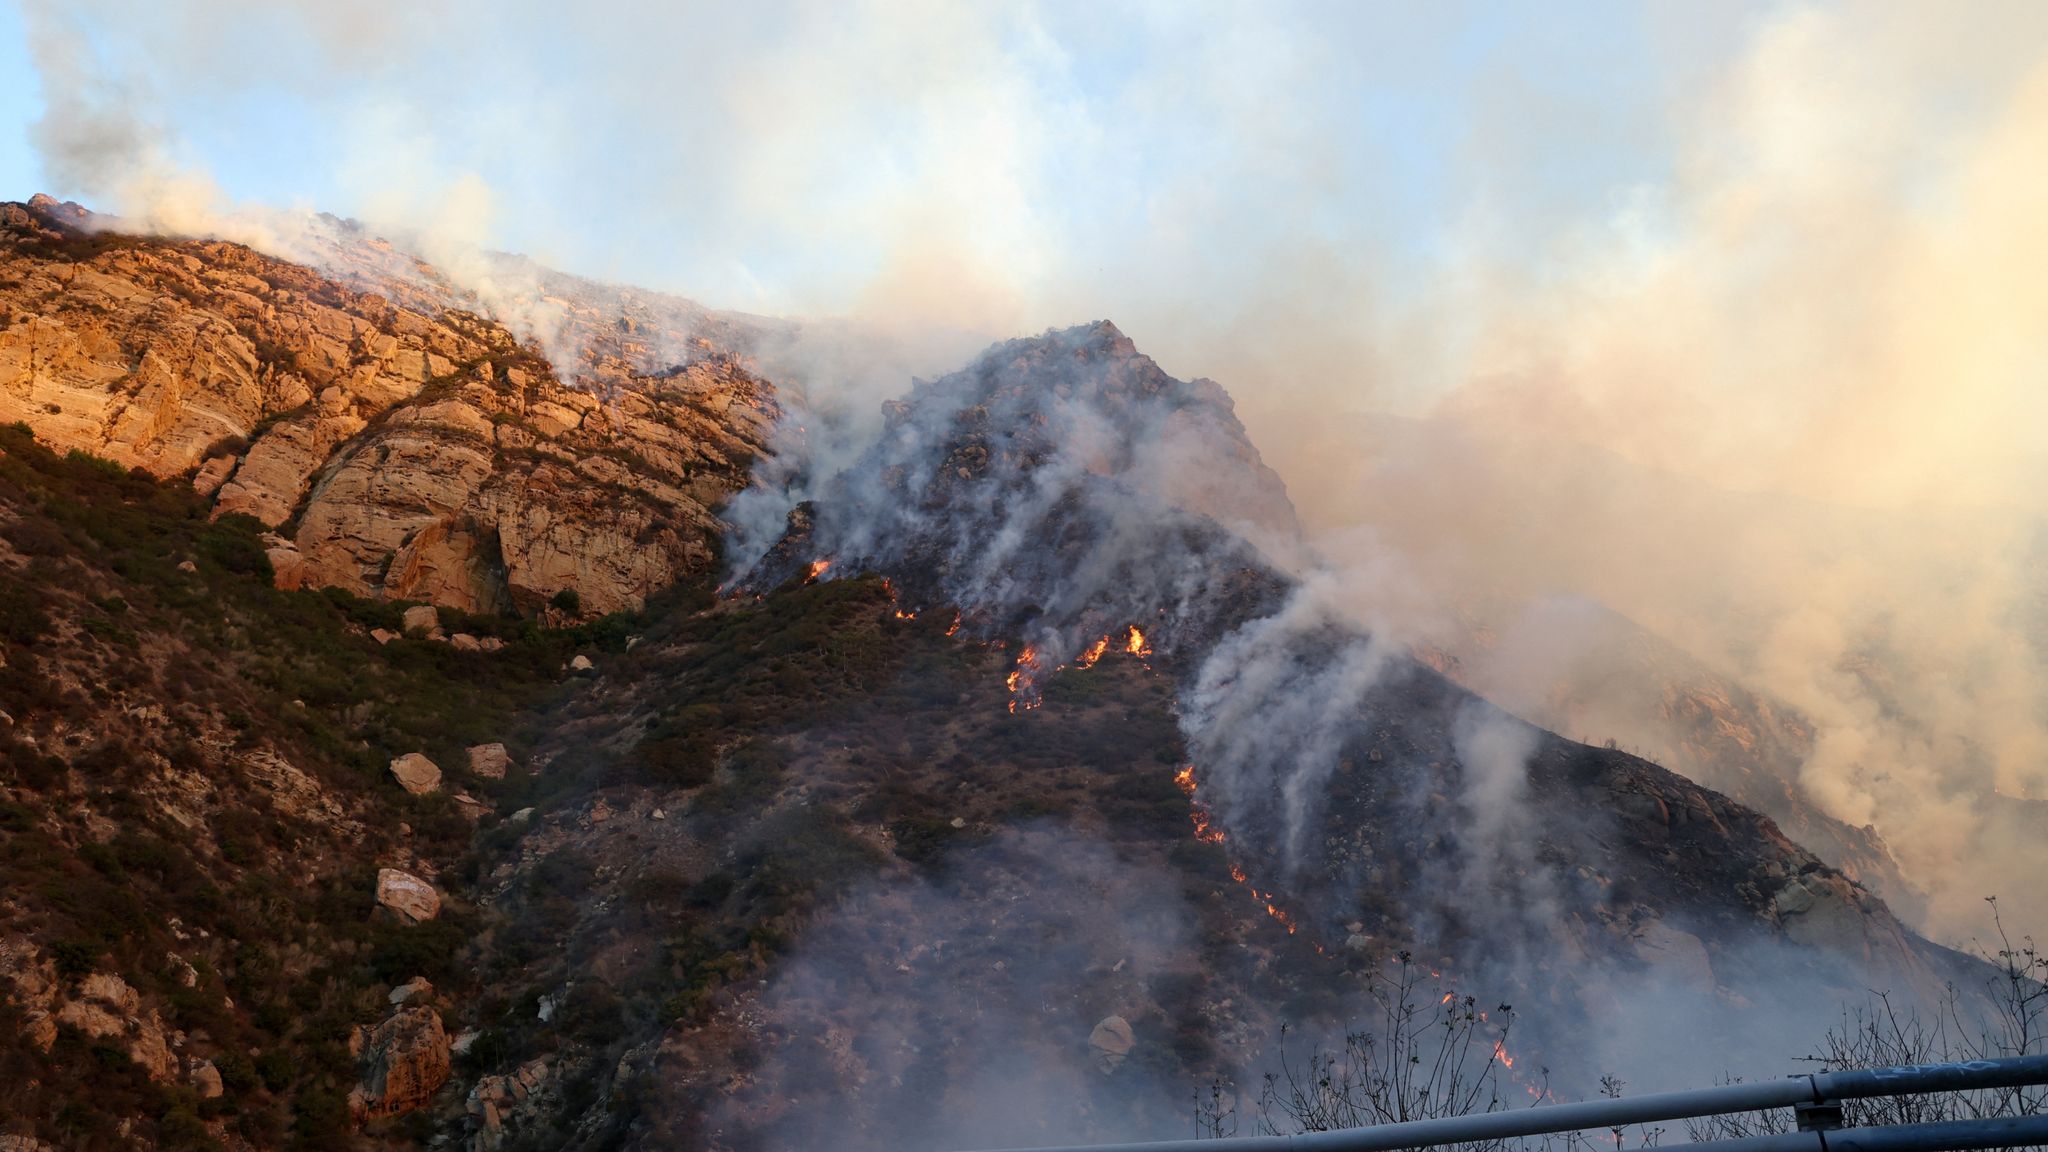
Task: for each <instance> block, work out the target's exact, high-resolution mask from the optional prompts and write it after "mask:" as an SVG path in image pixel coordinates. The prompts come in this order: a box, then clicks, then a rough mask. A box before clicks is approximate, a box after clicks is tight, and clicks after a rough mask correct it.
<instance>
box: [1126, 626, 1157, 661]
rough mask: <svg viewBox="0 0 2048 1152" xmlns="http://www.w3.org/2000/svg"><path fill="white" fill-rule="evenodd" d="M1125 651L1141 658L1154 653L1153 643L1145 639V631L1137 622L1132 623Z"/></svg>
mask: <svg viewBox="0 0 2048 1152" xmlns="http://www.w3.org/2000/svg"><path fill="white" fill-rule="evenodd" d="M1124 651H1126V652H1129V653H1130V654H1131V655H1133V656H1136V657H1138V658H1140V659H1143V658H1144V657H1147V656H1150V655H1151V654H1152V645H1151V644H1150V643H1148V642H1147V641H1146V640H1145V633H1144V631H1143V630H1142V629H1140V628H1139V627H1138V626H1137V625H1136V624H1133V625H1131V634H1130V636H1129V637H1127V638H1126V639H1125V640H1124Z"/></svg>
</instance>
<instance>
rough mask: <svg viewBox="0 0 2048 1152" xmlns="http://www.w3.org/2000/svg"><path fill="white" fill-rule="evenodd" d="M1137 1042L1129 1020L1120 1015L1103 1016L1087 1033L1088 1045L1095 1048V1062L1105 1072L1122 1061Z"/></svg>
mask: <svg viewBox="0 0 2048 1152" xmlns="http://www.w3.org/2000/svg"><path fill="white" fill-rule="evenodd" d="M1137 1042H1138V1038H1137V1036H1135V1035H1134V1034H1133V1033H1132V1032H1131V1022H1130V1021H1128V1020H1126V1019H1124V1018H1123V1017H1121V1016H1104V1017H1103V1018H1102V1021H1101V1023H1099V1024H1097V1025H1095V1031H1093V1032H1090V1033H1089V1034H1088V1046H1089V1047H1090V1048H1093V1049H1094V1050H1095V1063H1096V1064H1097V1065H1098V1066H1099V1067H1101V1069H1102V1070H1103V1071H1105V1072H1107V1071H1109V1070H1110V1069H1113V1068H1115V1067H1116V1066H1117V1065H1119V1064H1121V1063H1123V1062H1124V1057H1126V1056H1128V1055H1130V1052H1131V1048H1132V1047H1133V1046H1134V1045H1136V1044H1137Z"/></svg>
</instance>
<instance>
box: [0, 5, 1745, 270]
mask: <svg viewBox="0 0 2048 1152" xmlns="http://www.w3.org/2000/svg"><path fill="white" fill-rule="evenodd" d="M31 10H32V11H33V12H35V13H37V14H38V15H39V18H40V19H41V20H42V22H43V24H44V26H45V28H47V29H50V30H52V33H51V34H53V35H56V36H60V37H66V38H69V39H70V40H71V41H72V43H73V46H74V48H77V49H78V50H79V51H80V52H81V54H82V55H83V56H84V57H85V58H86V61H87V62H86V64H85V67H84V71H85V72H87V73H88V74H89V75H90V76H91V78H92V80H94V81H96V82H98V83H100V84H101V85H103V86H104V87H106V88H109V89H117V90H118V91H119V92H120V93H121V95H122V97H123V99H124V100H126V101H128V102H129V103H130V104H131V105H132V106H131V107H130V108H129V109H128V111H130V112H132V113H133V114H134V115H135V116H137V117H139V118H140V120H141V121H142V122H144V123H145V124H146V125H147V126H148V127H149V128H150V130H151V131H152V133H153V134H154V135H155V136H156V138H157V140H158V142H159V143H160V144H161V146H162V147H163V148H164V149H165V150H166V152H167V154H168V155H169V156H171V157H172V158H173V159H174V160H175V161H176V162H178V163H179V164H181V165H183V166H186V167H189V168H191V169H194V170H198V171H202V172H204V173H205V174H206V175H207V176H208V177H210V179H211V180H212V181H213V182H214V183H215V184H217V185H218V188H219V189H220V192H221V193H222V195H223V196H224V197H225V198H226V199H227V200H228V201H230V202H235V203H249V202H254V203H261V204H268V205H273V206H282V205H301V206H311V207H315V208H319V209H322V210H330V211H335V212H338V213H342V214H348V215H356V216H369V217H372V218H379V217H395V218H402V219H407V220H410V221H412V222H419V221H421V220H430V219H432V218H433V217H434V216H435V215H436V213H437V212H439V211H440V210H441V206H442V205H443V204H444V203H445V201H446V200H447V198H448V197H449V194H450V188H451V186H452V185H453V184H454V182H456V181H460V180H464V179H468V180H471V181H473V185H472V186H473V187H474V186H477V185H480V186H483V187H487V188H488V189H489V195H490V202H491V204H492V205H493V211H492V212H491V216H490V220H489V221H488V223H486V224H484V225H482V226H480V227H479V228H477V229H476V235H475V237H474V238H476V239H480V240H482V241H483V242H486V243H489V244H493V245H496V246H501V247H506V248H512V249H517V250H522V251H528V252H533V253H535V254H538V255H540V256H542V257H543V258H546V259H550V260H552V261H554V262H556V263H560V264H564V265H567V266H571V267H574V268H576V269H578V270H582V271H587V272H591V273H593V274H598V275H607V276H617V277H621V278H625V279H630V280H633V281H636V282H640V283H647V284H652V285H658V286H661V287H667V288H672V289H680V290H685V291H694V292H698V293H701V294H705V295H709V296H713V297H722V298H725V299H728V300H731V302H733V303H740V304H746V305H749V306H755V307H766V308H781V309H790V308H794V309H805V308H822V309H824V310H838V309H842V308H845V307H849V306H852V305H853V304H854V303H855V302H856V298H857V295H858V293H859V291H860V287H861V285H862V284H863V283H865V282H866V281H868V280H871V279H873V278H875V277H878V276H881V275H883V274H884V273H883V268H882V266H883V264H884V263H886V261H887V260H888V258H889V256H888V249H889V248H890V247H891V245H892V244H893V243H895V242H896V241H897V238H895V237H891V236H890V235H888V233H889V232H890V231H892V230H900V229H903V228H906V227H912V226H915V227H918V228H922V227H924V226H925V225H926V224H928V223H931V222H932V220H931V217H930V216H929V214H927V213H924V212H923V210H922V209H920V210H919V211H918V212H916V213H913V214H912V217H911V219H909V220H906V219H904V218H900V217H894V214H893V213H892V211H891V209H890V207H889V205H890V203H891V202H892V201H903V200H906V199H914V197H906V191H915V192H917V193H918V194H924V193H930V194H931V195H934V196H937V197H939V198H942V199H943V200H945V201H947V202H946V203H945V204H944V205H943V208H944V213H943V214H944V215H945V216H946V217H947V219H948V226H949V228H950V229H951V230H952V233H951V235H950V236H949V237H948V241H947V242H948V243H954V244H958V243H963V242H964V243H965V244H966V245H967V246H968V247H970V248H972V249H975V250H976V251H977V252H978V254H979V258H980V259H982V260H985V261H994V262H999V263H1013V264H1022V263H1027V262H1028V261H1019V260H1016V258H1015V257H1016V254H1017V253H1018V252H1019V251H1023V250H1028V249H1031V248H1034V247H1036V248H1040V249H1042V248H1043V247H1044V246H1045V245H1046V244H1047V243H1055V242H1056V243H1070V244H1073V245H1076V246H1082V245H1086V246H1094V247H1102V246H1104V245H1106V244H1115V243H1117V242H1118V241H1117V237H1120V236H1126V235H1129V234H1132V233H1138V232H1142V231H1144V230H1145V229H1147V228H1164V229H1169V230H1171V229H1175V228H1180V227H1189V228H1197V229H1200V228H1203V227H1204V226H1205V225H1206V226H1207V227H1208V230H1209V232H1210V235H1211V237H1212V238H1214V239H1220V240H1225V241H1228V240H1230V239H1232V237H1233V236H1238V237H1241V238H1244V239H1248V240H1255V241H1256V242H1257V243H1258V244H1265V243H1269V242H1283V241H1287V240H1288V239H1289V238H1293V239H1295V240H1301V239H1306V240H1309V241H1313V242H1317V243H1327V244H1336V245H1365V246H1370V247H1372V248H1373V249H1374V251H1375V259H1376V260H1377V261H1380V262H1382V263H1383V265H1384V267H1385V270H1386V272H1387V273H1388V274H1392V275H1395V276H1403V275H1408V276H1426V275H1428V269H1429V268H1430V266H1431V265H1432V264H1434V263H1435V262H1437V261H1438V260H1439V259H1440V258H1441V255H1442V247H1443V245H1445V244H1447V243H1450V242H1452V235H1451V234H1452V233H1453V231H1454V230H1455V228H1456V226H1457V225H1458V224H1459V223H1460V217H1462V216H1464V215H1466V214H1468V213H1470V212H1472V211H1473V210H1474V206H1475V204H1476V203H1477V202H1478V201H1480V200H1482V199H1492V200H1493V201H1495V206H1494V207H1493V208H1491V209H1490V211H1493V212H1496V213H1499V212H1506V213H1508V214H1510V215H1511V216H1515V217H1521V216H1531V217H1542V218H1550V217H1553V216H1556V215H1558V214H1561V213H1572V212H1586V211H1591V212H1596V213H1597V212H1604V211H1606V210H1607V205H1608V203H1609V201H1610V200H1611V199H1612V197H1613V196H1614V195H1615V194H1616V193H1617V190H1622V189H1626V188H1628V187H1629V186H1631V185H1633V184H1636V183H1640V182H1642V181H1645V180H1654V179H1659V178H1661V176H1662V174H1663V173H1664V172H1665V171H1666V170H1667V169H1668V166H1669V163H1670V156H1669V152H1668V148H1667V147H1666V142H1665V137H1664V133H1663V131H1662V124H1661V121H1662V119H1663V118H1664V117H1665V116H1666V115H1668V114H1669V112H1670V109H1671V108H1672V107H1673V105H1674V102H1675V101H1677V100H1680V99H1682V96H1683V93H1682V88H1683V86H1684V85H1685V84H1686V83H1688V82H1689V77H1688V69H1691V68H1695V67H1698V66H1700V65H1701V64H1702V63H1703V62H1711V61H1713V60H1714V59H1716V58H1717V57H1719V56H1722V55H1725V54H1727V53H1728V52H1730V51H1732V50H1733V49H1734V48H1736V47H1737V46H1739V37H1740V31H1741V29H1742V27H1743V26H1744V22H1745V20H1746V18H1747V17H1746V15H1745V12H1746V10H1745V9H1741V8H1738V7H1736V6H1734V5H1717V6H1715V8H1713V9H1703V10H1700V11H1699V12H1697V13H1695V14H1694V15H1692V16H1689V17H1686V18H1683V19H1674V18H1671V17H1669V16H1664V15H1656V14H1654V13H1652V12H1651V10H1649V9H1646V8H1645V7H1643V6H1639V5H1633V4H1622V3H1588V2H1581V3H1575V4H1567V5H1552V4H1544V5H1537V4H1506V5H1464V6H1459V5H1452V6H1442V7H1439V8H1433V9H1431V10H1429V11H1428V12H1426V13H1425V12H1423V11H1422V10H1421V9H1418V8H1416V7H1415V6H1409V5H1394V4H1379V5H1329V6H1316V5H1303V6H1292V7H1281V6H1274V7H1271V8H1270V9H1268V8H1265V7H1261V8H1248V7H1233V6H1218V7H1215V8H1206V9H1199V10H1198V9H1195V8H1192V7H1189V8H1186V9H1182V8H1180V7H1177V6H1169V7H1158V6H1146V5H1137V6H1132V7H1129V8H1126V9H1122V10H1118V11H1116V12H1114V13H1113V14H1105V13H1104V12H1103V11H1101V10H1099V9H1097V8H1096V7H1094V6H1068V5H1060V4H1050V5H1031V6H1023V7H1016V8H1011V9H1004V10H998V9H995V8H981V9H977V10H976V11H977V15H975V16H973V17H967V18H963V17H961V16H960V15H959V12H960V10H957V9H956V10H954V12H953V14H951V15H945V14H943V13H944V12H945V10H944V9H942V8H940V9H930V10H927V11H925V12H923V13H912V12H908V11H904V12H902V13H901V15H898V14H897V11H896V10H895V9H893V8H891V7H890V6H875V5H867V6H862V5H844V6H834V5H805V4H798V5H793V6H788V7H787V8H786V9H785V10H784V11H782V12H780V13H777V14H774V15H771V16H769V17H764V18H760V19H748V18H745V17H738V16H733V15H731V14H730V13H726V12H723V11H721V10H720V9H718V8H717V7H716V6H701V7H692V6H684V7H682V8H677V9H674V10H673V11H667V12H664V13H662V14H655V15H650V14H648V13H646V12H644V11H640V10H638V9H637V8H635V7H633V6H629V5H611V4H598V5H595V6H594V7H593V8H592V9H590V11H589V13H588V20H587V22H586V23H584V24H583V25H582V26H580V27H579V26H568V27H565V26H563V25H562V24H561V23H560V22H559V20H558V18H557V13H558V11H559V10H558V9H557V8H556V7H554V6H551V5H537V4H534V5H520V4H513V5H503V6H492V7H489V8H488V9H486V8H482V7H471V6H467V5H464V4H459V3H458V4H446V5H427V6H423V8H422V9H421V10H420V11H419V12H415V13H411V14H407V13H404V12H402V11H401V10H399V9H396V8H389V9H387V8H384V7H383V6H380V5H377V4H369V5H364V6H362V11H361V14H360V19H359V20H356V21H354V22H353V24H354V26H352V27H351V26H348V24H347V23H345V22H343V21H340V20H335V19H325V20H323V19H321V18H319V17H316V16H311V15H304V14H303V13H301V14H298V15H295V14H294V13H295V12H296V11H297V9H296V8H295V6H293V5H284V6H282V7H275V8H273V7H265V6H257V5H242V4H235V3H198V4H186V5H166V6H161V7H158V6H145V5H139V4H129V3H121V2H104V3H102V2H95V0H85V2H82V3H80V4H75V5H69V4H67V5H58V4H48V5H42V4H33V5H31ZM307 10H308V11H310V10H311V9H310V6H307ZM22 12H23V9H21V8H14V7H9V8H6V9H0V65H4V67H0V85H4V88H0V98H4V99H0V108H4V109H5V116H4V118H0V134H4V139H0V181H4V185H5V187H4V190H0V193H4V194H6V195H11V196H22V195H26V194H27V193H28V192H30V191H32V190H38V189H47V190H51V191H55V192H58V193H60V194H66V195H77V196H80V197H81V198H83V199H86V200H87V201H88V202H89V203H92V204H93V205H94V206H96V207H101V208H118V207H120V205H119V204H118V203H109V201H110V200H113V201H117V200H118V199H119V197H118V195H115V194H114V193H113V191H112V190H111V189H108V188H104V187H102V188H95V187H88V186H83V185H84V184H85V183H86V182H83V181H80V180H77V179H70V178H67V175H68V174H67V173H66V172H65V171H62V170H53V167H52V165H50V164H47V163H43V162H40V161H39V159H38V157H37V155H36V154H35V153H34V152H33V151H32V150H30V149H28V148H27V146H26V138H27V131H28V124H29V123H30V122H31V121H33V120H34V119H35V118H36V116H37V115H38V114H39V112H40V110H41V104H42V101H41V95H40V92H39V88H38V84H37V79H36V69H35V67H34V64H33V62H32V61H31V59H30V56H29V53H28V50H27V47H26V44H25V39H26V36H27V32H26V29H25V25H24V20H23V18H22ZM933 12H939V13H941V15H939V16H937V17H934V16H933ZM989 13H993V15H989ZM928 23H929V24H937V25H939V28H938V30H937V31H936V32H934V31H932V30H930V29H922V28H920V27H919V25H921V24H928ZM948 24H952V25H957V27H950V28H949V27H947V25H948ZM841 48H843V49H844V51H843V52H842V51H837V49H841ZM956 51H957V54H956ZM920 73H924V74H925V75H920ZM101 95H104V93H101ZM977 102H986V104H987V107H986V109H985V111H984V113H982V115H985V116H986V119H987V123H989V124H991V125H993V126H994V127H995V128H996V131H995V132H994V133H986V132H982V131H980V125H979V124H977V123H976V114H967V113H963V112H962V111H961V107H962V106H963V105H964V106H972V105H974V104H975V103H977ZM778 110H780V112H782V113H786V115H784V116H783V117H782V119H783V120H784V122H785V125H786V127H787V139H786V140H782V141H777V140H775V139H772V137H773V136H774V135H775V134H776V132H777V131H778V125H777V123H776V119H777V116H778ZM1518 111H1519V112H1527V113H1529V114H1530V120H1531V124H1532V125H1534V127H1531V128H1529V129H1527V130H1524V129H1523V128H1521V127H1519V126H1517V125H1516V124H1515V123H1514V121H1515V118H1516V115H1517V113H1518ZM1005 134H1007V135H1008V137H1009V138H1007V139H998V140H996V141H995V142H994V143H993V144H991V141H990V138H991V136H995V137H1003V136H1004V135H1005ZM1481 137H1485V138H1486V148H1487V150H1488V151H1489V153H1490V158H1489V163H1491V164H1494V165H1497V166H1496V167H1493V168H1491V169H1489V170H1481V167H1480V166H1479V165H1477V164H1476V163H1475V160H1474V157H1473V155H1472V153H1473V151H1474V150H1475V148H1476V147H1477V144H1476V143H1475V142H1476V141H1477V140H1478V139H1479V138H1481ZM1269 145H1270V146H1272V148H1273V149H1274V151H1273V152H1271V153H1268V152H1267V151H1266V149H1267V147H1268V146H1269ZM984 149H985V153H984V154H977V150H984ZM735 157H736V158H735ZM728 165H731V166H734V167H738V168H740V169H742V170H743V171H742V172H741V173H740V175H741V178H740V179H737V180H735V179H733V178H732V177H733V175H734V173H732V172H731V171H729V170H728ZM58 167H59V168H60V169H61V167H62V166H61V165H60V166H58ZM992 185H1000V186H1002V187H1001V189H999V191H1007V192H1011V193H1014V194H1015V196H1014V197H1013V198H1006V197H1005V196H1003V195H990V196H986V197H985V198H984V201H983V202H980V203H977V202H976V197H977V196H981V195H982V194H984V193H986V192H988V191H989V189H990V188H991V186H992ZM764 191H765V192H767V193H768V195H767V196H766V197H765V202H764V197H763V196H762V193H763V192H764ZM785 196H787V197H788V199H787V200H784V199H783V197H785ZM1254 202H1257V203H1263V204H1270V205H1272V206H1273V207H1274V213H1275V217H1274V218H1261V214H1260V213H1259V212H1258V211H1256V210H1248V209H1247V205H1251V204H1253V203H1254ZM592 203H595V204H598V205H605V206H612V207H614V208H615V209H616V212H617V214H616V215H613V214H612V213H610V212H600V214H598V215H593V214H592V213H590V212H587V211H585V210H584V208H585V207H586V206H587V205H589V204H592ZM835 217H836V218H838V219H837V220H836V221H835ZM1218 220H1227V221H1228V232H1229V235H1218V232H1217V229H1216V228H1215V224H1216V222H1217V221H1218ZM1505 226H1507V227H1510V228H1511V227H1513V226H1514V222H1513V221H1510V222H1509V223H1508V224H1507V225H1505ZM1220 255H1221V256H1222V257H1223V259H1222V260H1221V261H1220V264H1221V266H1223V267H1234V266H1236V265H1238V264H1240V263H1242V261H1243V260H1244V259H1245V257H1244V256H1243V255H1241V254H1238V253H1232V252H1221V253H1220ZM1131 258H1133V259H1137V258H1139V257H1138V256H1137V255H1136V254H1132V257H1131ZM1218 274H1226V273H1224V272H1221V271H1219V272H1218ZM1087 275H1088V273H1087V272H1086V270H1063V272H1062V276H1063V278H1065V279H1069V280H1071V279H1072V278H1074V277H1076V276H1078V277H1080V278H1082V279H1086V278H1087ZM1070 288H1071V285H1068V286H1067V287H1066V288H1063V291H1066V290H1067V289H1070Z"/></svg>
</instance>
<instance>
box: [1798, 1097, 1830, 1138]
mask: <svg viewBox="0 0 2048 1152" xmlns="http://www.w3.org/2000/svg"><path fill="white" fill-rule="evenodd" d="M1792 1119H1793V1121H1794V1122H1796V1123H1797V1124H1798V1125H1799V1130H1800V1131H1801V1132H1833V1131H1834V1130H1836V1129H1837V1128H1840V1127H1841V1126H1842V1102H1841V1101H1840V1100H1809V1101H1806V1102H1804V1103H1800V1104H1794V1105H1793V1106H1792Z"/></svg>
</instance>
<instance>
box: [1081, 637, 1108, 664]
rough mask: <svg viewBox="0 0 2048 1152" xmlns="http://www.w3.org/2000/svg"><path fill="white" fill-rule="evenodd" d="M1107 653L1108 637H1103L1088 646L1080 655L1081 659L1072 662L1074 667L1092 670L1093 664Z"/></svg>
mask: <svg viewBox="0 0 2048 1152" xmlns="http://www.w3.org/2000/svg"><path fill="white" fill-rule="evenodd" d="M1107 651H1109V637H1107V636H1104V637H1103V638H1102V639H1100V640H1097V641H1096V642H1095V643H1093V644H1090V645H1089V646H1088V650H1087V651H1086V652H1083V653H1081V658H1080V659H1079V660H1076V661H1074V667H1076V668H1093V667H1095V662H1096V661H1097V660H1100V659H1102V654H1103V653H1104V652H1107Z"/></svg>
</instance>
